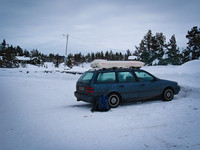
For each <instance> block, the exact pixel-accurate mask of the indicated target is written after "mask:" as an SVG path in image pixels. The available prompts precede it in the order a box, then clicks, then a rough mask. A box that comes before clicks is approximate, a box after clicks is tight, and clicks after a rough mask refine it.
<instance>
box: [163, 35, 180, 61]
mask: <svg viewBox="0 0 200 150" xmlns="http://www.w3.org/2000/svg"><path fill="white" fill-rule="evenodd" d="M166 55H167V58H166V60H167V63H168V64H172V65H180V64H181V58H180V51H179V48H178V47H177V44H176V38H175V35H172V37H171V39H170V40H169V43H168V44H167V52H166Z"/></svg>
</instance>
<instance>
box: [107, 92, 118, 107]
mask: <svg viewBox="0 0 200 150" xmlns="http://www.w3.org/2000/svg"><path fill="white" fill-rule="evenodd" d="M120 100H121V99H120V96H119V95H118V94H116V93H113V94H110V95H109V96H108V102H109V105H110V107H111V108H116V107H117V106H118V105H119V103H120Z"/></svg>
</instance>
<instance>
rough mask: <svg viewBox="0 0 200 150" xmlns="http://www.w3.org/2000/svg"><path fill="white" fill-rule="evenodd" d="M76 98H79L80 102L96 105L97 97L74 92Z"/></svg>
mask: <svg viewBox="0 0 200 150" xmlns="http://www.w3.org/2000/svg"><path fill="white" fill-rule="evenodd" d="M74 95H75V97H76V98H77V100H78V101H84V102H88V103H94V102H95V100H96V96H94V95H91V94H87V93H80V92H77V91H75V92H74Z"/></svg>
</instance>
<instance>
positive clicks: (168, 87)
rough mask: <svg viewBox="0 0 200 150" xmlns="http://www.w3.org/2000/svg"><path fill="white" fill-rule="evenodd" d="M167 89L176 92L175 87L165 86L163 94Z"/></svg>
mask: <svg viewBox="0 0 200 150" xmlns="http://www.w3.org/2000/svg"><path fill="white" fill-rule="evenodd" d="M166 89H171V90H172V91H173V94H174V88H173V87H172V86H167V87H165V88H164V89H163V91H162V95H163V93H164V92H165V90H166Z"/></svg>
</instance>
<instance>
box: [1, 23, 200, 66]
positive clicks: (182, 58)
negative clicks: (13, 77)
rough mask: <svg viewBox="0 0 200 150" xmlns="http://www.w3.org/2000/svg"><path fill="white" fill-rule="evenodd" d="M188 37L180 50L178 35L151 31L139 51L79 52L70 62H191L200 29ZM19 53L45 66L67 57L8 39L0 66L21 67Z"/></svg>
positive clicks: (199, 45)
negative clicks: (27, 48)
mask: <svg viewBox="0 0 200 150" xmlns="http://www.w3.org/2000/svg"><path fill="white" fill-rule="evenodd" d="M186 38H187V39H188V43H187V47H186V48H184V49H180V48H179V47H178V46H177V43H176V37H175V35H172V36H171V38H170V39H169V41H168V42H167V41H166V37H165V36H164V35H163V33H155V34H153V33H152V31H151V30H149V31H148V32H147V33H146V34H145V35H144V37H143V39H142V40H141V42H140V44H139V45H138V46H135V51H133V52H131V51H130V50H129V49H128V50H127V51H126V52H125V53H121V52H114V51H112V50H109V51H106V52H103V51H100V52H96V53H94V52H91V53H87V54H85V55H84V54H82V53H77V54H69V55H68V58H67V61H66V65H67V66H69V67H73V66H74V65H79V64H81V63H84V62H91V61H93V60H94V59H107V60H127V59H128V57H129V56H131V55H134V56H136V58H137V59H136V60H140V61H143V62H144V63H145V64H146V65H168V64H171V65H180V64H183V63H185V62H187V61H190V60H194V59H199V57H200V28H198V27H197V26H195V27H193V28H192V29H191V30H190V31H188V32H187V35H186ZM16 56H24V57H30V58H37V59H38V60H40V61H38V62H32V63H33V64H34V65H43V62H53V63H54V64H55V67H58V66H59V64H60V63H63V62H65V57H64V56H60V55H59V54H52V53H50V54H49V55H45V54H43V53H41V52H39V51H38V50H37V49H33V50H32V51H30V52H29V51H27V50H23V49H22V48H21V47H20V46H17V47H13V46H12V45H11V46H9V44H7V43H6V40H5V39H4V40H3V42H2V43H1V45H0V67H1V68H13V67H19V66H20V64H19V61H18V60H17V58H16Z"/></svg>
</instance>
